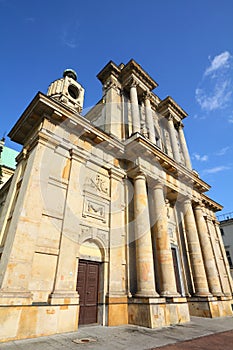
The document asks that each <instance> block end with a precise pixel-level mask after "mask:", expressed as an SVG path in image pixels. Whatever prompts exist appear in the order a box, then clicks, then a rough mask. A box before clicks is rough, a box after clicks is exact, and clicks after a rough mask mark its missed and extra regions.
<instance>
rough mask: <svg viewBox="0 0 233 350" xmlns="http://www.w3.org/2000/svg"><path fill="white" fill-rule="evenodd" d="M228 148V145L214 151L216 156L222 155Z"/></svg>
mask: <svg viewBox="0 0 233 350" xmlns="http://www.w3.org/2000/svg"><path fill="white" fill-rule="evenodd" d="M229 149H230V147H229V146H226V147H223V148H221V149H220V150H219V151H218V152H216V153H215V154H216V156H224V154H226V152H227V151H228V150H229Z"/></svg>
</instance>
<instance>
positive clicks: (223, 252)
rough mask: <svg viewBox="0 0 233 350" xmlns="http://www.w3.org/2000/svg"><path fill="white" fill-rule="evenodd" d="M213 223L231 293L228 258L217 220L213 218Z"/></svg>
mask: <svg viewBox="0 0 233 350" xmlns="http://www.w3.org/2000/svg"><path fill="white" fill-rule="evenodd" d="M213 225H214V227H215V231H216V235H217V237H218V239H219V245H220V250H221V252H222V256H223V260H224V263H225V264H224V265H225V267H226V272H227V279H228V282H229V285H230V289H231V292H232V294H233V280H232V277H231V272H230V266H229V263H228V260H227V256H226V251H225V248H224V244H223V240H222V235H221V232H220V228H219V222H218V221H217V220H216V219H215V220H213Z"/></svg>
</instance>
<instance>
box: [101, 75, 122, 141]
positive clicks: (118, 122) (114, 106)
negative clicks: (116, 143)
mask: <svg viewBox="0 0 233 350" xmlns="http://www.w3.org/2000/svg"><path fill="white" fill-rule="evenodd" d="M120 88H121V86H120V84H119V82H118V81H117V80H116V79H115V78H113V77H111V79H110V80H109V81H108V83H107V84H105V99H106V103H105V106H106V110H105V125H104V130H105V131H106V132H107V133H108V134H110V135H114V136H116V137H117V138H118V139H122V124H123V122H122V106H123V104H122V100H121V94H120ZM100 126H101V125H100ZM101 127H103V126H101Z"/></svg>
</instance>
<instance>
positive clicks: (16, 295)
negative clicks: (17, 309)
mask: <svg viewBox="0 0 233 350" xmlns="http://www.w3.org/2000/svg"><path fill="white" fill-rule="evenodd" d="M31 304H32V293H31V292H29V291H25V292H22V291H4V290H1V291H0V305H1V306H3V305H31Z"/></svg>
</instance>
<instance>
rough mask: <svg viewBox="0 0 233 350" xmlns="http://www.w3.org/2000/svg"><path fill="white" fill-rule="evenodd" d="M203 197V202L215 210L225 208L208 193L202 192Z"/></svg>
mask: <svg viewBox="0 0 233 350" xmlns="http://www.w3.org/2000/svg"><path fill="white" fill-rule="evenodd" d="M201 199H202V202H203V204H204V205H205V206H206V207H207V208H209V209H211V210H213V211H214V212H216V211H220V210H222V209H223V206H222V205H221V204H219V203H217V202H215V201H214V200H213V199H211V198H210V197H208V196H207V195H206V194H204V193H202V195H201Z"/></svg>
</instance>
